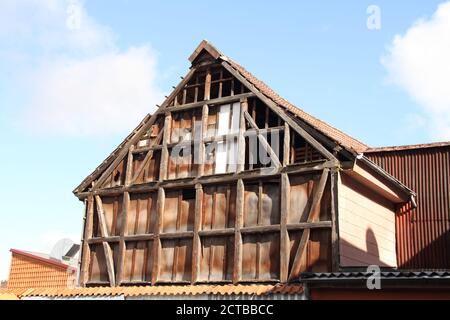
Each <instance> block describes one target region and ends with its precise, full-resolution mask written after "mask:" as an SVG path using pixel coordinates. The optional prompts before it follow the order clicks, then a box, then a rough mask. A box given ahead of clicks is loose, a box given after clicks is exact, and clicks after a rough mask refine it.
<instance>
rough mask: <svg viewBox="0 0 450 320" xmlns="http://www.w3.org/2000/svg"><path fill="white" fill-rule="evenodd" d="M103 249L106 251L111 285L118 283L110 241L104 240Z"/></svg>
mask: <svg viewBox="0 0 450 320" xmlns="http://www.w3.org/2000/svg"><path fill="white" fill-rule="evenodd" d="M102 245H103V250H104V251H105V259H106V268H107V270H108V277H109V284H110V285H111V287H114V286H115V285H116V276H115V274H114V259H113V254H112V250H111V247H110V246H109V243H108V242H105V241H103V243H102Z"/></svg>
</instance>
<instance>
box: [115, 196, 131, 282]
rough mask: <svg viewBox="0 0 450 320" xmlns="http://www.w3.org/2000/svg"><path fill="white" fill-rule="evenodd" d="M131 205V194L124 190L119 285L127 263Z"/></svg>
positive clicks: (118, 264)
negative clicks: (127, 238)
mask: <svg viewBox="0 0 450 320" xmlns="http://www.w3.org/2000/svg"><path fill="white" fill-rule="evenodd" d="M129 206H130V194H129V193H128V192H124V194H123V202H122V221H121V224H120V241H119V256H118V257H117V274H116V280H117V281H116V284H117V285H120V284H121V283H122V279H123V266H124V263H125V250H126V244H125V234H126V232H127V220H128V211H129Z"/></svg>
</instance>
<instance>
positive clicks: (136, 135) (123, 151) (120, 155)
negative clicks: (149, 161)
mask: <svg viewBox="0 0 450 320" xmlns="http://www.w3.org/2000/svg"><path fill="white" fill-rule="evenodd" d="M195 71H196V68H195V67H194V68H192V69H191V70H190V71H189V72H188V73H187V74H186V76H185V77H184V78H183V80H182V81H181V82H180V83H179V84H178V85H177V87H176V88H175V90H174V91H172V93H171V94H170V95H169V96H168V97H167V98H166V100H165V101H164V103H163V104H162V105H161V106H160V107H159V108H158V110H157V111H156V112H155V113H154V114H153V115H152V116H151V117H150V119H149V120H148V121H147V123H145V124H143V126H142V127H141V128H139V129H138V130H136V131H135V132H134V133H132V137H131V138H130V140H129V141H128V142H126V143H125V144H124V146H123V147H122V148H121V149H120V151H119V152H118V154H117V155H116V157H115V159H114V160H113V161H112V163H111V164H110V165H109V166H108V168H107V169H106V170H105V171H104V172H103V174H101V176H100V178H99V179H98V181H97V183H96V184H95V186H94V187H93V189H98V187H100V186H101V185H102V184H103V182H104V181H105V180H106V178H107V177H108V176H109V175H110V174H111V173H112V172H113V171H114V169H115V168H116V167H117V166H118V165H119V163H120V161H122V160H123V158H124V157H125V156H126V155H127V153H128V150H129V148H130V146H132V145H134V144H136V143H137V142H138V141H139V139H140V138H141V136H142V135H144V134H145V132H146V131H147V130H148V129H150V127H151V126H152V125H153V124H154V122H155V120H156V118H157V117H158V115H159V114H160V112H161V110H163V109H165V108H166V107H167V105H168V104H169V102H170V101H171V100H172V99H174V97H175V96H176V95H177V94H178V91H179V90H180V89H181V88H182V87H183V86H184V85H186V84H187V83H188V81H189V79H190V78H191V76H192V75H193V74H194V73H195ZM92 180H95V176H94V177H92V178H91V179H88V180H87V181H85V182H84V183H83V184H82V185H80V186H79V187H78V188H77V189H76V190H83V189H85V188H86V187H87V186H88V185H89V184H90V183H91V181H92Z"/></svg>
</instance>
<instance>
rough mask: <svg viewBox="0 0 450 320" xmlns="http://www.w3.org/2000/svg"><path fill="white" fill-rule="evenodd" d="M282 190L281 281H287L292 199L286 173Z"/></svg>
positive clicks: (282, 182)
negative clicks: (288, 223) (288, 228)
mask: <svg viewBox="0 0 450 320" xmlns="http://www.w3.org/2000/svg"><path fill="white" fill-rule="evenodd" d="M280 192H281V194H280V196H281V206H280V225H281V230H280V281H281V282H286V281H287V278H288V272H289V233H288V230H287V218H288V214H289V210H290V201H291V197H290V192H291V186H290V182H289V177H288V175H287V174H286V173H282V174H281V183H280Z"/></svg>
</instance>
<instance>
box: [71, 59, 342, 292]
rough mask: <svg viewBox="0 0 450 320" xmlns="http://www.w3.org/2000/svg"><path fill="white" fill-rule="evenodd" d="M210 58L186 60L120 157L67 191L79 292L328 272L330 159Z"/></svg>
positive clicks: (282, 278)
mask: <svg viewBox="0 0 450 320" xmlns="http://www.w3.org/2000/svg"><path fill="white" fill-rule="evenodd" d="M209 59H210V58H209V57H207V56H205V57H202V59H199V61H197V60H196V63H199V65H196V67H195V68H194V69H195V70H194V71H193V72H191V73H190V74H189V78H188V79H183V81H182V84H181V85H180V86H178V87H177V89H176V92H174V93H172V94H171V95H170V96H169V99H168V100H167V101H166V102H165V104H164V108H161V109H159V111H158V112H157V114H156V115H155V116H154V117H153V116H152V123H147V124H146V126H145V130H141V132H140V136H136V137H133V139H132V142H133V143H132V144H131V145H130V147H129V149H128V152H127V153H124V152H123V158H122V159H121V160H120V161H119V160H117V161H114V162H113V166H114V168H112V167H109V168H107V169H106V170H105V173H103V174H100V175H99V179H98V180H97V182H95V181H94V183H93V185H94V186H95V187H94V188H87V189H85V190H84V191H83V192H80V193H79V194H78V196H79V197H86V198H87V199H88V201H87V206H88V207H87V210H86V216H87V221H86V222H87V223H86V227H85V228H86V231H85V238H84V246H83V259H82V261H83V262H82V270H83V276H82V277H81V282H82V285H88V286H89V285H94V284H109V285H129V284H148V285H156V284H160V283H183V284H184V283H186V284H196V283H205V282H213V283H240V282H287V281H294V280H295V279H294V278H295V277H297V276H298V274H299V273H300V272H304V271H315V272H325V271H331V268H332V247H331V237H332V227H333V219H332V214H331V207H332V206H331V201H332V199H334V198H333V197H332V196H331V190H332V188H331V182H330V181H331V179H329V176H330V170H329V169H330V168H335V169H336V168H337V165H338V164H337V162H336V159H335V158H334V156H332V155H331V153H329V151H327V150H326V149H325V148H324V147H320V148H319V150H318V149H317V146H318V142H317V141H315V140H314V138H312V137H311V136H310V135H309V134H306V133H305V132H304V130H303V129H301V128H299V127H298V126H297V125H294V126H293V122H292V121H287V118H286V115H285V114H283V115H280V114H279V113H278V109H277V108H274V107H273V106H268V105H267V103H266V102H265V101H264V99H261V98H260V97H259V96H258V95H256V94H255V92H253V91H251V88H249V87H247V86H246V85H244V83H243V81H241V80H240V79H239V77H236V76H235V75H233V74H232V73H231V72H230V71H229V70H228V69H227V68H226V67H224V66H223V65H222V64H220V63H217V62H214V61H209ZM200 60H201V61H202V62H200ZM203 60H204V61H203ZM252 143H254V144H253V145H252ZM252 150H256V152H257V155H255V154H251V151H252ZM121 155H122V152H121ZM224 157H225V158H224ZM260 157H266V158H267V159H269V160H270V161H268V162H264V161H261V159H260ZM233 159H234V160H236V161H237V163H233V161H234V160H233ZM252 160H255V161H252ZM223 163H224V166H222V164H223ZM98 183H100V185H99V184H98ZM94 198H95V204H97V206H94V200H93V199H94ZM99 204H101V205H99ZM99 217H100V219H99ZM89 219H92V222H89V221H90V220H89ZM90 229H92V232H91V231H90Z"/></svg>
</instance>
